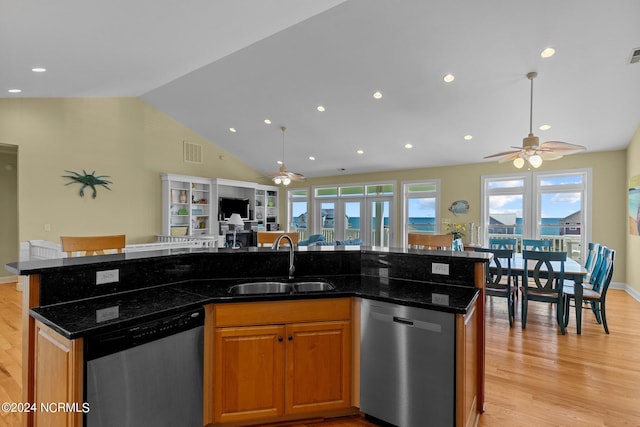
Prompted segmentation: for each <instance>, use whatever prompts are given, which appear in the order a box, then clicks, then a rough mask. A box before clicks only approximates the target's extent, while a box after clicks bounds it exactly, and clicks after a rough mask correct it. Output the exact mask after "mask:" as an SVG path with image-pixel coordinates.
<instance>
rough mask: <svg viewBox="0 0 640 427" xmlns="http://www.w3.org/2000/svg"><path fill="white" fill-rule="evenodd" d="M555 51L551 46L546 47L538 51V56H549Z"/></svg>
mask: <svg viewBox="0 0 640 427" xmlns="http://www.w3.org/2000/svg"><path fill="white" fill-rule="evenodd" d="M555 53H556V50H555V49H554V48H552V47H547V48H545V49H543V50H542V52H540V56H541V57H543V58H551V57H552V56H553V55H554V54H555Z"/></svg>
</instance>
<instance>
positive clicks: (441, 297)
mask: <svg viewBox="0 0 640 427" xmlns="http://www.w3.org/2000/svg"><path fill="white" fill-rule="evenodd" d="M431 302H432V303H434V304H439V305H449V295H445V294H436V293H435V292H434V293H432V294H431Z"/></svg>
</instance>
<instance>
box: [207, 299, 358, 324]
mask: <svg viewBox="0 0 640 427" xmlns="http://www.w3.org/2000/svg"><path fill="white" fill-rule="evenodd" d="M214 313H215V314H214V317H215V326H216V327H223V326H248V325H275V324H284V323H301V322H316V321H323V320H350V319H351V298H327V299H314V300H290V301H269V302H238V303H229V304H216V306H215V310H214Z"/></svg>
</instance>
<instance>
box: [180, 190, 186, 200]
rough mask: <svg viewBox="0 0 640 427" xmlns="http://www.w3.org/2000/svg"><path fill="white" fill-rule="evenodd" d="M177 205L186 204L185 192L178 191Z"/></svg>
mask: <svg viewBox="0 0 640 427" xmlns="http://www.w3.org/2000/svg"><path fill="white" fill-rule="evenodd" d="M178 203H187V191H186V190H180V197H179V198H178Z"/></svg>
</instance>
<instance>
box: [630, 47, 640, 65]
mask: <svg viewBox="0 0 640 427" xmlns="http://www.w3.org/2000/svg"><path fill="white" fill-rule="evenodd" d="M636 62H640V47H637V48H635V49H633V50H631V58H630V59H629V64H635V63H636Z"/></svg>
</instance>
